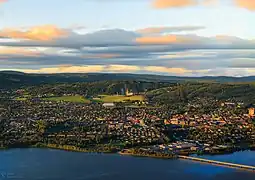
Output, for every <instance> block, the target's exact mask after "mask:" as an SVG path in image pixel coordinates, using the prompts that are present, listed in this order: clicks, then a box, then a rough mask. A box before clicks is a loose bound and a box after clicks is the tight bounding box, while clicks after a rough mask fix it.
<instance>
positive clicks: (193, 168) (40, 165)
mask: <svg viewBox="0 0 255 180" xmlns="http://www.w3.org/2000/svg"><path fill="white" fill-rule="evenodd" d="M203 158H208V159H214V160H221V161H226V162H234V163H242V164H247V165H254V166H255V152H251V151H244V152H237V153H234V154H230V155H217V156H204V157H203ZM6 179H13V180H16V179H19V180H20V179H21V180H23V179H24V180H143V179H144V180H157V179H160V180H164V179H178V180H184V179H185V180H186V179H189V180H193V179H194V180H200V179H201V180H206V179H208V180H214V179H215V180H216V179H217V180H219V179H222V180H235V179H236V180H240V179H245V180H254V179H255V172H254V173H253V172H249V171H241V170H237V169H231V168H226V167H220V166H213V165H209V164H202V163H198V162H192V161H188V160H178V159H177V160H166V159H153V158H140V157H131V156H121V155H118V154H88V153H78V152H67V151H61V150H51V149H12V150H3V151H0V180H6Z"/></svg>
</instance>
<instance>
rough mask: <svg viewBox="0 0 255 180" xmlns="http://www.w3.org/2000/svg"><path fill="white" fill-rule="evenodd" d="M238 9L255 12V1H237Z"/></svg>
mask: <svg viewBox="0 0 255 180" xmlns="http://www.w3.org/2000/svg"><path fill="white" fill-rule="evenodd" d="M235 3H236V5H237V6H238V7H242V8H246V9H249V10H255V0H235Z"/></svg>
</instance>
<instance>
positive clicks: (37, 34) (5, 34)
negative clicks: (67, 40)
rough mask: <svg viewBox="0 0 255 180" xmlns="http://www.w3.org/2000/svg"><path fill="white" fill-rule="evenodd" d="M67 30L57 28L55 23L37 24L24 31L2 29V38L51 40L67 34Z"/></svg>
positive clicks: (0, 35) (0, 32) (0, 33)
mask: <svg viewBox="0 0 255 180" xmlns="http://www.w3.org/2000/svg"><path fill="white" fill-rule="evenodd" d="M67 34H68V33H67V32H66V31H64V30H62V29H59V28H57V27H56V26H54V25H43V26H35V27H32V28H31V29H29V30H26V31H22V30H19V29H18V30H17V29H3V30H1V31H0V37H1V38H12V39H26V40H38V41H50V40H54V39H57V38H61V37H63V36H67Z"/></svg>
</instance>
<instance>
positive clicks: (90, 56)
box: [81, 54, 121, 59]
mask: <svg viewBox="0 0 255 180" xmlns="http://www.w3.org/2000/svg"><path fill="white" fill-rule="evenodd" d="M81 57H82V58H85V59H105V58H106V59H111V58H118V57H121V55H120V54H85V55H82V56H81Z"/></svg>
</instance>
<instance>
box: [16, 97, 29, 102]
mask: <svg viewBox="0 0 255 180" xmlns="http://www.w3.org/2000/svg"><path fill="white" fill-rule="evenodd" d="M15 100H17V101H26V100H27V98H25V97H17V98H15Z"/></svg>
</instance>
